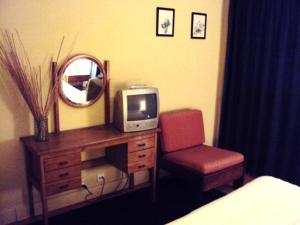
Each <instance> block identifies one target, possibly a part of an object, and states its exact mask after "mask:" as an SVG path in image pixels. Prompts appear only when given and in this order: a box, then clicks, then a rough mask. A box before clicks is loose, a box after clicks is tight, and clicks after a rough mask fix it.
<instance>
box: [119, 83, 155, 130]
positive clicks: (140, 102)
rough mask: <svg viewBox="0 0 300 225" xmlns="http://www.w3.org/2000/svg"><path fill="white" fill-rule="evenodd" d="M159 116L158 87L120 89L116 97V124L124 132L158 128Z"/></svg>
mask: <svg viewBox="0 0 300 225" xmlns="http://www.w3.org/2000/svg"><path fill="white" fill-rule="evenodd" d="M158 117H159V95H158V89H157V88H153V87H142V88H129V89H123V90H119V91H118V92H117V94H116V96H115V99H114V121H113V122H114V125H115V126H116V127H117V128H118V129H119V130H120V131H122V132H133V131H141V130H149V129H153V128H156V127H157V125H158Z"/></svg>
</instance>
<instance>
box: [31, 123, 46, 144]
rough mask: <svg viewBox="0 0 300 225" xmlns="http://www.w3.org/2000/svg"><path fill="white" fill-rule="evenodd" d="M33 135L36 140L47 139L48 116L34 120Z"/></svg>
mask: <svg viewBox="0 0 300 225" xmlns="http://www.w3.org/2000/svg"><path fill="white" fill-rule="evenodd" d="M34 137H35V140H36V141H41V142H42V141H48V139H49V131H48V118H43V119H40V120H34Z"/></svg>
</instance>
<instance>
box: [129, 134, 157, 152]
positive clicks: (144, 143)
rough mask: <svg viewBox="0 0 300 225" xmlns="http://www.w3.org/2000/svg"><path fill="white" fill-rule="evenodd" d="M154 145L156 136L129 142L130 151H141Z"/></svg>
mask: <svg viewBox="0 0 300 225" xmlns="http://www.w3.org/2000/svg"><path fill="white" fill-rule="evenodd" d="M154 146H155V138H154V136H153V137H149V138H144V139H141V140H136V141H130V142H129V143H128V152H135V151H140V150H143V149H147V148H151V147H154Z"/></svg>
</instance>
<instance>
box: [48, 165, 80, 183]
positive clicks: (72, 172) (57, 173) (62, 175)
mask: <svg viewBox="0 0 300 225" xmlns="http://www.w3.org/2000/svg"><path fill="white" fill-rule="evenodd" d="M80 175H81V170H80V166H71V167H67V168H63V169H59V170H53V171H51V172H47V173H46V183H50V182H53V181H59V180H63V179H67V178H70V177H79V176H80Z"/></svg>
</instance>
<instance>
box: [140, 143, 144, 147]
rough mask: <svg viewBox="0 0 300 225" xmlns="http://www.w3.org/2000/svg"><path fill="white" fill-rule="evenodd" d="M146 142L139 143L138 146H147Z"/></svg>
mask: <svg viewBox="0 0 300 225" xmlns="http://www.w3.org/2000/svg"><path fill="white" fill-rule="evenodd" d="M145 146H146V144H145V143H142V144H138V147H145Z"/></svg>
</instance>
